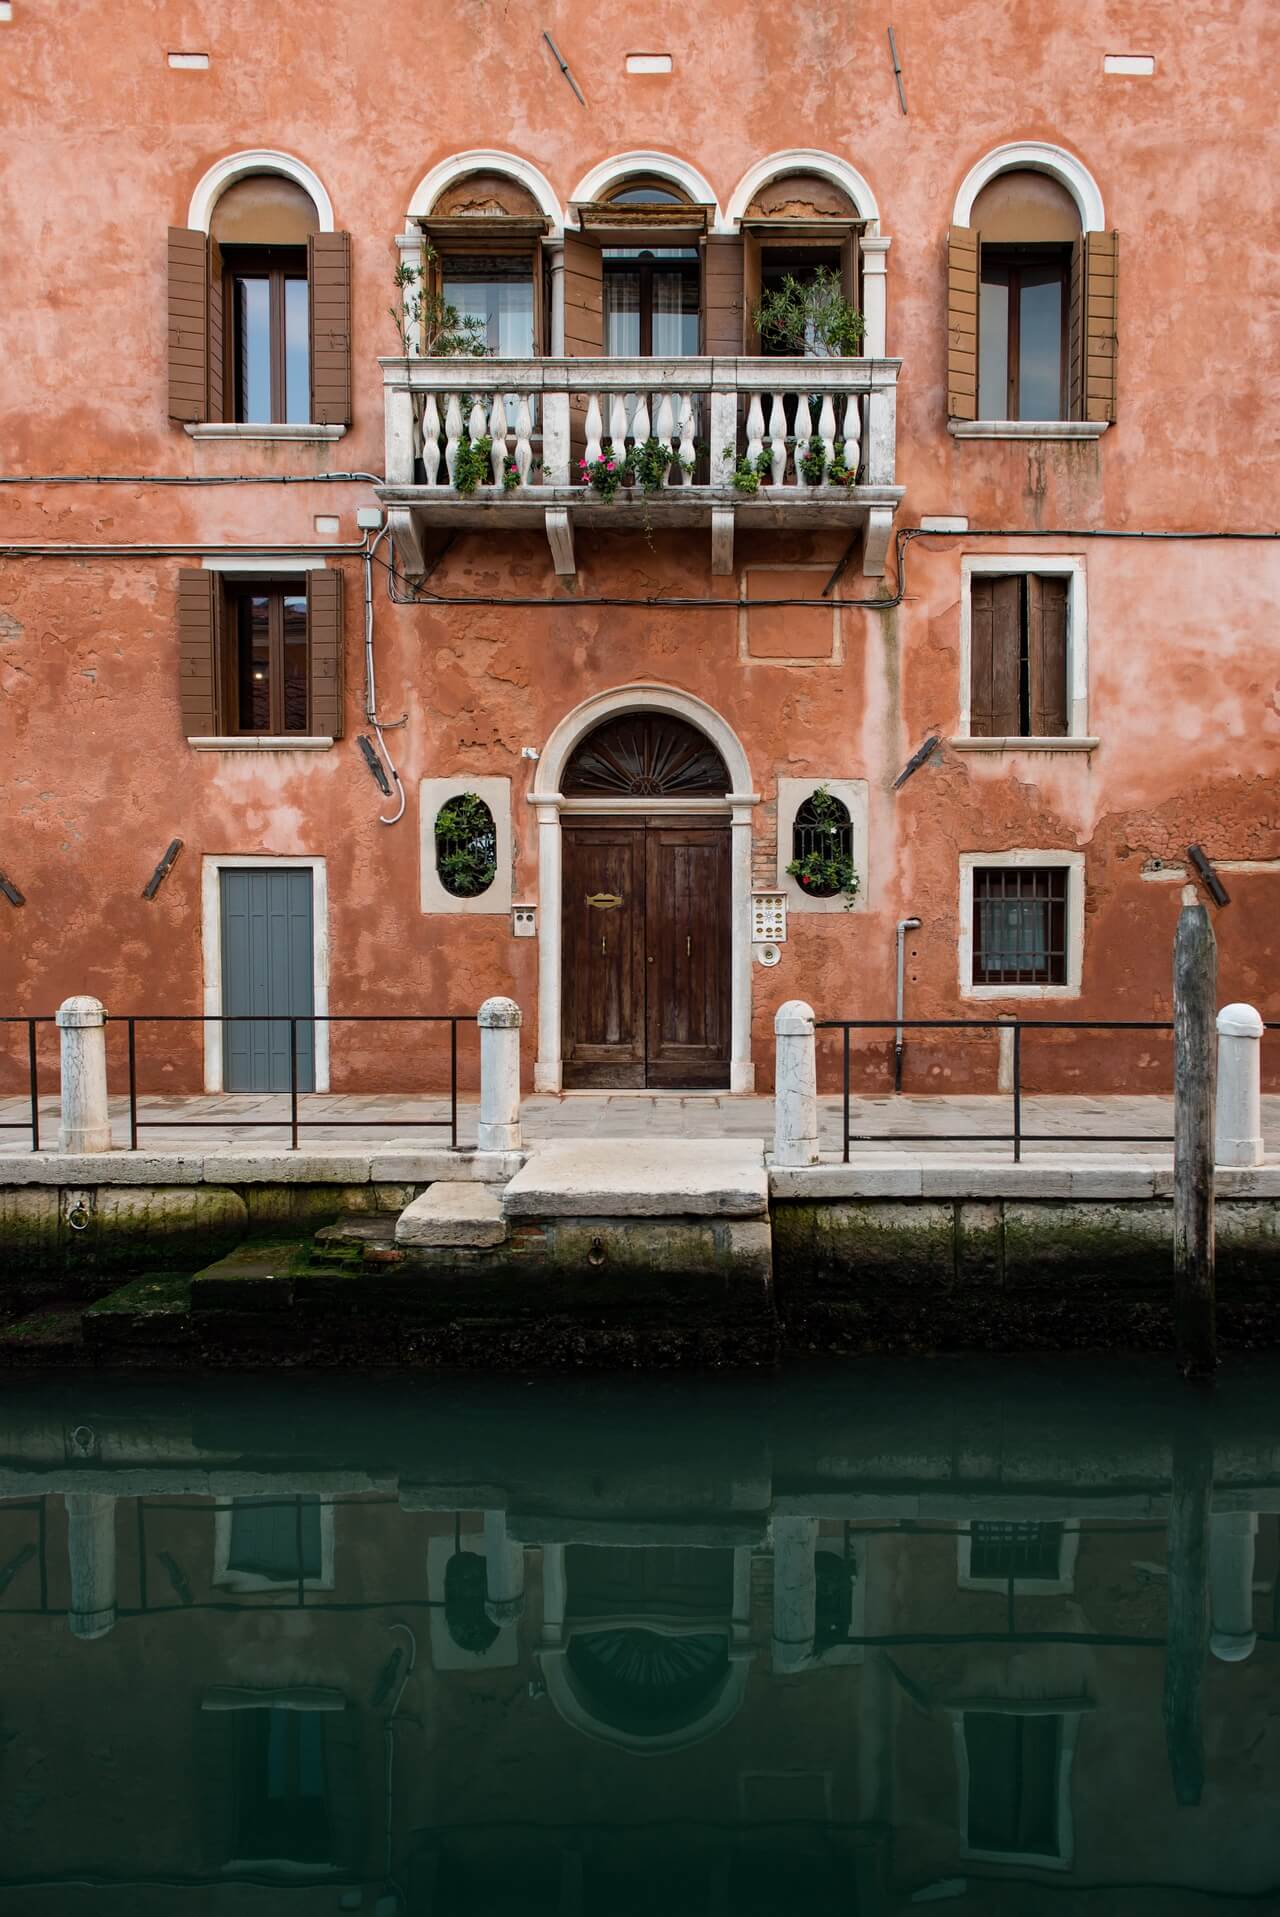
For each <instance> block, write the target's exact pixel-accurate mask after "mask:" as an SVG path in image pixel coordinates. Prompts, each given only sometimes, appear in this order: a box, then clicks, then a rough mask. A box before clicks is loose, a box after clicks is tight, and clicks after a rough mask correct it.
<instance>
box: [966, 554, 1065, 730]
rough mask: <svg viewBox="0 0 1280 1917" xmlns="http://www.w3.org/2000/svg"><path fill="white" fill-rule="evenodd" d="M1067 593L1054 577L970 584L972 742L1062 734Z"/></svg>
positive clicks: (1013, 577) (984, 579) (980, 580)
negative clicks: (976, 740) (973, 740)
mask: <svg viewBox="0 0 1280 1917" xmlns="http://www.w3.org/2000/svg"><path fill="white" fill-rule="evenodd" d="M1067 595H1068V582H1067V580H1066V579H1064V578H1062V577H1060V576H1057V575H1048V576H1044V577H1042V576H1041V575H1039V574H1037V573H1026V574H1023V573H1013V574H1008V575H1003V576H1000V577H991V576H987V577H979V578H975V579H972V580H971V581H970V589H969V732H970V734H971V736H972V737H973V738H976V739H1006V738H1017V737H1019V736H1027V735H1029V736H1031V737H1032V738H1041V739H1052V738H1063V737H1065V736H1066V734H1067V731H1068V729H1069V726H1068V701H1067ZM1024 621H1025V624H1024ZM1024 659H1025V667H1026V672H1025V682H1024V676H1023V662H1024Z"/></svg>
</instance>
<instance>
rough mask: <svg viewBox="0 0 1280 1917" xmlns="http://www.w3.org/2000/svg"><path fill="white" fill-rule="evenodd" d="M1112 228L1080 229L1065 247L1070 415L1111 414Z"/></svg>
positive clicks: (1115, 264)
mask: <svg viewBox="0 0 1280 1917" xmlns="http://www.w3.org/2000/svg"><path fill="white" fill-rule="evenodd" d="M1119 265H1120V235H1119V234H1118V233H1114V232H1113V233H1082V234H1081V235H1080V237H1079V239H1078V240H1077V241H1076V243H1075V245H1074V246H1073V247H1072V249H1071V287H1070V298H1069V319H1068V328H1069V331H1068V346H1067V355H1068V366H1069V381H1068V384H1069V392H1070V408H1071V417H1072V419H1105V420H1113V419H1114V418H1115V416H1116V326H1117V316H1118V311H1119V309H1118V306H1117V291H1118V280H1119Z"/></svg>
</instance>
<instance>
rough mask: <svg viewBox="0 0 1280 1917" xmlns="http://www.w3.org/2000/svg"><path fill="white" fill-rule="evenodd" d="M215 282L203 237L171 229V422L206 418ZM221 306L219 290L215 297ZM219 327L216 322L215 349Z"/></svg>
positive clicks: (190, 230) (172, 227)
mask: <svg viewBox="0 0 1280 1917" xmlns="http://www.w3.org/2000/svg"><path fill="white" fill-rule="evenodd" d="M212 287H213V280H212V274H211V267H210V258H209V239H208V236H207V234H204V233H198V232H196V231H194V230H193V229H192V228H190V227H185V226H171V227H170V228H169V417H170V419H177V420H184V421H185V420H201V419H208V418H209V416H210V414H209V403H210V402H209V348H210V306H211V304H212V303H213V302H212V298H211V294H212ZM218 299H219V303H220V302H221V287H219V292H218ZM220 344H221V322H219V345H220Z"/></svg>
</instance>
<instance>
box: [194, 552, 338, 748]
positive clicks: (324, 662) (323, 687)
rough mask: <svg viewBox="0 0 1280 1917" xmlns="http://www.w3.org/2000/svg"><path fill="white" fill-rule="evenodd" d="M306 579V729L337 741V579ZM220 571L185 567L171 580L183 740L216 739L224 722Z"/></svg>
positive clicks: (331, 572) (319, 574)
mask: <svg viewBox="0 0 1280 1917" xmlns="http://www.w3.org/2000/svg"><path fill="white" fill-rule="evenodd" d="M306 580H307V671H308V681H309V684H308V693H309V704H310V714H309V718H308V730H309V731H310V732H311V733H312V734H313V735H314V736H315V737H317V738H329V739H340V738H341V737H342V718H343V711H342V707H343V670H342V668H343V645H342V574H341V572H339V571H338V570H337V568H336V567H329V566H326V567H324V568H323V569H322V570H320V571H316V572H309V573H308V574H307V575H306ZM225 628H226V621H225V617H224V606H223V583H222V577H221V575H220V574H219V573H216V572H208V571H206V570H205V569H204V568H203V567H184V568H183V569H182V571H181V572H180V573H179V574H178V696H179V703H180V706H181V712H182V730H183V733H184V735H185V736H186V737H187V738H188V739H209V738H216V737H217V736H218V735H219V734H220V733H222V732H223V731H224V730H225V729H226V726H227V724H228V723H229V719H228V715H229V712H230V706H231V696H230V695H231V688H230V686H229V685H228V684H227V675H228V674H229V673H230V672H233V671H234V670H235V665H234V661H233V660H232V659H231V657H230V654H229V649H228V645H227V638H226V630H225Z"/></svg>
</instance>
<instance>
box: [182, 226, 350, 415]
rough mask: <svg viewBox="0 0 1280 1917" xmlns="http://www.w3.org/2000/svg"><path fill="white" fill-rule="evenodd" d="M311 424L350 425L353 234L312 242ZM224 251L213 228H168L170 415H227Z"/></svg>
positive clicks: (324, 235)
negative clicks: (210, 233)
mask: <svg viewBox="0 0 1280 1917" xmlns="http://www.w3.org/2000/svg"><path fill="white" fill-rule="evenodd" d="M307 280H308V307H309V311H310V316H311V322H310V323H311V337H310V349H311V351H310V359H311V422H312V424H313V425H316V426H349V425H350V424H351V236H350V234H349V233H313V234H312V235H311V237H310V239H309V240H308V242H307ZM223 328H224V317H223V289H222V255H221V252H220V250H219V247H218V242H217V241H216V240H215V239H213V238H212V237H211V236H210V235H209V234H206V233H200V232H197V231H195V230H194V229H192V228H190V227H185V226H171V227H170V228H169V417H170V419H175V420H182V421H188V420H190V421H200V420H220V419H223V418H225V417H226V413H227V405H226V398H227V396H226V393H225V391H224V364H225V358H226V341H225V338H224V331H223Z"/></svg>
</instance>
